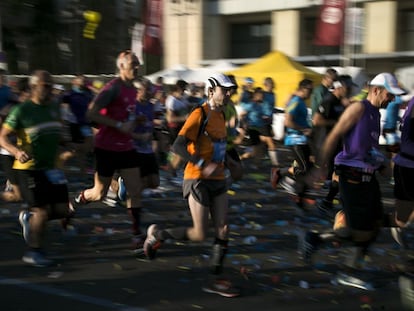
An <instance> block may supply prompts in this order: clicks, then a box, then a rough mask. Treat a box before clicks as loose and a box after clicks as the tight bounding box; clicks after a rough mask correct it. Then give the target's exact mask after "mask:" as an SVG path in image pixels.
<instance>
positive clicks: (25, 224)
mask: <svg viewBox="0 0 414 311" xmlns="http://www.w3.org/2000/svg"><path fill="white" fill-rule="evenodd" d="M31 216H32V213H30V212H29V211H27V210H24V211H20V213H19V222H20V225H21V226H22V233H23V238H24V240H25V241H26V243H29V239H30V222H29V219H30V217H31Z"/></svg>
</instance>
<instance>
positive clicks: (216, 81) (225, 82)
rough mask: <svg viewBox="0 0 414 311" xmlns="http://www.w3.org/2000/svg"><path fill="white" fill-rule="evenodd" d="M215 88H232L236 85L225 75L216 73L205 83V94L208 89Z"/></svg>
mask: <svg viewBox="0 0 414 311" xmlns="http://www.w3.org/2000/svg"><path fill="white" fill-rule="evenodd" d="M216 86H223V87H233V86H236V85H235V84H234V83H233V82H232V81H231V80H230V79H229V77H227V76H226V75H224V74H222V73H216V74H214V75H212V76H211V77H210V78H208V79H207V81H206V89H205V92H206V94H207V93H208V89H209V88H214V87H216Z"/></svg>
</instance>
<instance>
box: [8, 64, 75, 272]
mask: <svg viewBox="0 0 414 311" xmlns="http://www.w3.org/2000/svg"><path fill="white" fill-rule="evenodd" d="M29 84H30V87H31V97H30V99H29V100H27V101H25V102H24V103H20V104H18V105H16V106H15V108H14V109H13V110H12V111H11V112H10V113H9V115H8V116H7V118H6V120H5V122H4V124H3V127H2V129H1V132H0V145H1V146H2V147H3V148H4V149H6V150H7V151H9V152H10V153H11V154H12V155H13V156H14V158H15V161H14V165H13V169H15V170H16V172H17V181H18V185H19V189H20V191H21V194H22V197H23V200H24V201H25V202H27V204H28V205H29V208H28V209H27V210H22V211H21V212H20V214H19V221H20V224H21V225H22V228H23V237H24V239H25V241H26V243H27V246H28V248H29V249H28V250H27V252H26V253H25V254H24V256H23V258H22V260H23V261H24V262H25V263H27V264H30V265H33V266H36V267H46V266H50V265H51V264H53V261H52V260H51V259H49V258H47V257H46V255H45V253H44V250H43V247H44V241H45V239H44V238H45V234H46V232H47V230H46V223H47V222H48V221H49V220H53V219H61V218H64V217H69V216H70V215H71V214H73V212H74V209H73V207H71V206H70V204H69V197H68V188H67V184H66V183H67V181H66V178H65V176H64V174H63V171H61V170H58V169H57V168H56V163H57V159H58V154H59V144H60V142H61V138H62V137H61V134H62V123H61V119H60V107H59V103H58V102H57V101H55V100H53V99H52V85H53V81H52V76H51V75H50V73H49V72H47V71H44V70H38V71H35V72H34V73H33V75H32V76H31V77H30V82H29ZM14 135H16V136H17V138H18V140H17V144H13V143H12V141H11V140H10V139H9V136H12V137H13V136H14Z"/></svg>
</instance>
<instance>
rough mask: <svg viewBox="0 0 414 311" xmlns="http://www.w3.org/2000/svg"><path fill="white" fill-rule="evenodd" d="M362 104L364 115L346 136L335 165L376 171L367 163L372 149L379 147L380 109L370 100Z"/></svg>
mask: <svg viewBox="0 0 414 311" xmlns="http://www.w3.org/2000/svg"><path fill="white" fill-rule="evenodd" d="M362 104H363V105H364V107H365V110H364V113H363V114H362V116H361V118H360V119H359V120H358V122H357V123H356V124H355V125H354V127H353V128H352V129H351V130H350V131H349V132H348V133H347V134H346V135H345V137H344V139H343V149H342V151H341V152H339V153H338V155H337V156H336V157H335V164H336V165H347V166H352V167H359V168H363V169H370V170H371V169H372V170H374V169H376V168H377V167H374V166H373V165H371V164H370V163H367V162H366V158H367V157H368V152H369V151H370V150H372V148H376V149H378V147H379V143H378V139H379V135H380V119H381V115H380V112H379V109H378V108H376V107H374V106H372V105H371V103H370V102H369V101H368V100H364V101H362Z"/></svg>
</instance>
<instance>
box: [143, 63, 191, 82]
mask: <svg viewBox="0 0 414 311" xmlns="http://www.w3.org/2000/svg"><path fill="white" fill-rule="evenodd" d="M189 71H191V69H189V68H187V67H186V66H184V65H176V66H173V67H171V68H168V69H164V70H161V71H157V72H155V73H153V74H150V75H147V76H145V78H147V79H149V80H150V81H151V82H153V83H154V82H155V80H156V79H157V78H158V77H163V78H164V83H165V84H174V83H175V82H176V81H177V80H180V79H184V78H183V76H184V75H185V74H186V73H187V72H189ZM184 80H185V79H184Z"/></svg>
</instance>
